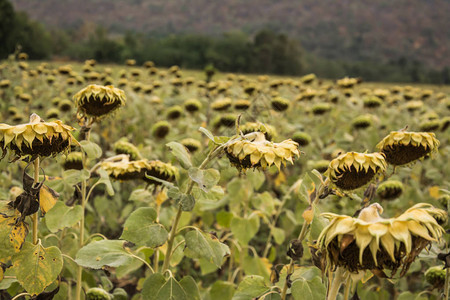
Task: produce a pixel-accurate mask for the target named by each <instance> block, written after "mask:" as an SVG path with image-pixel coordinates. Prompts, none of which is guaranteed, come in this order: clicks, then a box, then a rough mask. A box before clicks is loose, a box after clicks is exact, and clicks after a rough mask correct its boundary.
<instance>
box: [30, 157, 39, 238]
mask: <svg viewBox="0 0 450 300" xmlns="http://www.w3.org/2000/svg"><path fill="white" fill-rule="evenodd" d="M39 163H40V161H39V157H37V158H36V159H35V160H34V183H36V182H39V167H40V166H39ZM38 213H39V212H36V213H34V214H33V216H32V217H31V220H32V221H33V244H35V245H37V243H38V224H39V217H38Z"/></svg>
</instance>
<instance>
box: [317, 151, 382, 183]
mask: <svg viewBox="0 0 450 300" xmlns="http://www.w3.org/2000/svg"><path fill="white" fill-rule="evenodd" d="M386 167H387V164H386V161H385V160H384V155H383V154H381V153H371V154H368V153H358V152H347V153H344V154H341V155H339V156H338V157H337V158H335V159H333V160H332V161H331V162H330V164H329V166H328V170H327V171H326V172H325V176H327V177H328V178H330V180H331V183H332V184H333V185H334V186H335V187H337V188H338V189H340V190H343V191H350V190H354V189H357V188H360V187H362V186H364V185H366V184H367V183H369V182H370V181H372V180H373V179H374V178H375V176H376V175H377V174H379V173H382V172H384V171H385V170H386Z"/></svg>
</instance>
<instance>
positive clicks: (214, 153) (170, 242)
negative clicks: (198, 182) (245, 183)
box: [161, 145, 225, 273]
mask: <svg viewBox="0 0 450 300" xmlns="http://www.w3.org/2000/svg"><path fill="white" fill-rule="evenodd" d="M224 147H225V146H224V145H220V146H217V147H215V148H213V149H212V150H211V151H210V152H209V153H208V156H207V157H206V158H205V160H204V161H203V162H202V163H201V164H200V166H199V167H198V168H199V169H200V170H201V169H204V168H205V167H206V165H207V164H208V163H209V162H210V161H212V160H213V159H214V158H216V157H217V156H219V155H220V152H221V151H222V150H223V149H224ZM194 184H195V182H194V181H193V180H192V179H190V182H189V186H188V188H187V190H186V195H190V194H191V192H192V189H193V188H194ZM182 212H183V211H182V209H181V204H180V205H179V206H178V211H177V214H176V216H175V219H174V220H173V223H172V228H171V229H170V233H169V240H168V241H167V250H166V255H165V257H164V263H163V267H162V269H161V272H162V273H164V272H165V271H166V270H168V269H169V264H170V258H171V257H172V248H173V243H174V241H175V236H176V235H177V227H178V223H179V222H180V218H181V214H182Z"/></svg>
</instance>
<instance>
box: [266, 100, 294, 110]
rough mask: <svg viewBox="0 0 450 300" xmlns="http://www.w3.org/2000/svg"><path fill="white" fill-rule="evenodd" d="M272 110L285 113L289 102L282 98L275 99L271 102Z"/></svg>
mask: <svg viewBox="0 0 450 300" xmlns="http://www.w3.org/2000/svg"><path fill="white" fill-rule="evenodd" d="M271 104H272V108H273V109H274V110H276V111H285V110H287V109H288V108H289V106H290V104H291V102H290V101H289V100H288V99H285V98H282V97H276V98H274V99H272V101H271Z"/></svg>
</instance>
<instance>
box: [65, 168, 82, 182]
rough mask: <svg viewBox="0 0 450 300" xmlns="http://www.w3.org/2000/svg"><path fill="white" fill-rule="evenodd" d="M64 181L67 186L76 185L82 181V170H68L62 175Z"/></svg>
mask: <svg viewBox="0 0 450 300" xmlns="http://www.w3.org/2000/svg"><path fill="white" fill-rule="evenodd" d="M62 177H63V180H64V182H65V183H66V184H67V185H71V186H72V185H75V184H77V183H78V182H80V181H81V179H80V178H81V171H80V170H66V171H64V172H63V174H62Z"/></svg>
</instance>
